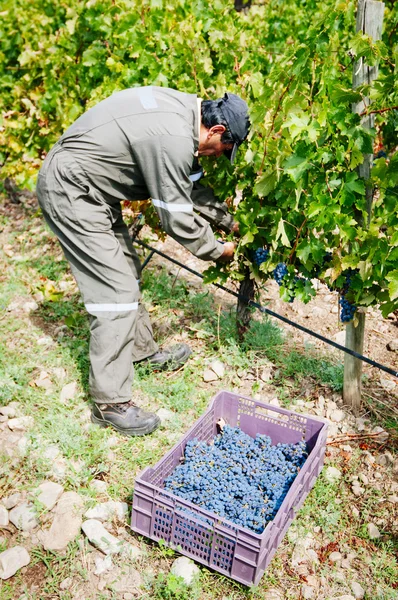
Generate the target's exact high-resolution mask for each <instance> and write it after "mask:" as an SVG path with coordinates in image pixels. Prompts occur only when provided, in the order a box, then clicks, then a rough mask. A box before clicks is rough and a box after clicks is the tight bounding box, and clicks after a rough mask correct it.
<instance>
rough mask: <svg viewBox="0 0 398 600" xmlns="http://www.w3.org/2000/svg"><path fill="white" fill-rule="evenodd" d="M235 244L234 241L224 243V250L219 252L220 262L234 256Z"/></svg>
mask: <svg viewBox="0 0 398 600" xmlns="http://www.w3.org/2000/svg"><path fill="white" fill-rule="evenodd" d="M235 248H236V244H235V243H234V242H225V244H224V252H223V253H222V254H221V256H220V258H219V259H218V260H219V261H220V262H229V261H230V260H232V259H233V257H234V252H235Z"/></svg>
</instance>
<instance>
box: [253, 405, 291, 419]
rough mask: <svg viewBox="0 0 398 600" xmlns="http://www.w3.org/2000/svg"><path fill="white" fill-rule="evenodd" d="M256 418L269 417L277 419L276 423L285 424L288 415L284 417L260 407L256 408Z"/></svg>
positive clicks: (281, 414)
mask: <svg viewBox="0 0 398 600" xmlns="http://www.w3.org/2000/svg"><path fill="white" fill-rule="evenodd" d="M255 415H256V417H260V418H267V417H271V418H272V419H278V421H285V422H286V423H287V422H288V421H289V415H285V414H283V413H281V412H278V411H277V410H272V409H271V408H264V407H262V406H256V412H255Z"/></svg>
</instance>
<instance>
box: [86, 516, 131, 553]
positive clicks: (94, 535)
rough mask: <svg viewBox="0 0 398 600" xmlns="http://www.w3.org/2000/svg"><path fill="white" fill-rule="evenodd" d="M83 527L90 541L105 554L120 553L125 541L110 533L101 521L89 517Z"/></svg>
mask: <svg viewBox="0 0 398 600" xmlns="http://www.w3.org/2000/svg"><path fill="white" fill-rule="evenodd" d="M81 527H82V529H83V531H84V533H85V534H86V536H87V537H88V539H89V542H90V543H91V544H93V546H95V547H96V548H98V550H100V551H101V552H103V553H104V554H118V553H119V552H121V551H122V550H123V548H124V541H123V540H119V539H118V538H117V537H115V536H114V535H112V534H111V533H109V531H107V530H106V529H105V527H104V526H103V524H102V523H101V521H98V520H97V519H89V520H88V521H84V523H83V524H82V526H81Z"/></svg>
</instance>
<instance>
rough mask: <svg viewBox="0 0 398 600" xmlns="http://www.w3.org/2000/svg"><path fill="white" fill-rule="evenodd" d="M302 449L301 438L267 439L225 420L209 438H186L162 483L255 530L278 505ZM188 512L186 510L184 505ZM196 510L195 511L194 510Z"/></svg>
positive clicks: (299, 461) (304, 453)
mask: <svg viewBox="0 0 398 600" xmlns="http://www.w3.org/2000/svg"><path fill="white" fill-rule="evenodd" d="M307 455H308V452H307V447H306V443H305V442H299V443H298V444H280V443H279V444H276V445H274V446H273V445H272V443H271V439H270V438H269V437H268V436H266V435H260V434H258V435H257V436H256V438H255V439H253V438H252V437H250V436H249V435H246V434H245V433H244V432H243V431H242V430H241V429H239V428H238V427H230V426H229V425H226V426H225V427H224V429H223V431H222V432H221V433H220V434H219V435H218V436H216V437H215V438H214V440H213V441H212V443H210V444H207V443H206V442H199V441H198V440H197V439H194V440H191V441H190V442H188V443H187V445H186V448H185V461H184V463H183V464H182V465H179V466H177V467H176V468H175V469H174V471H173V473H172V474H171V475H170V476H169V477H167V479H166V480H165V483H164V486H165V489H166V490H169V491H171V492H173V493H174V494H176V495H177V496H180V497H181V498H184V499H185V500H189V501H190V502H192V503H193V504H196V505H198V506H200V507H202V508H204V509H206V510H208V511H211V512H213V513H216V514H217V515H219V516H220V517H223V518H226V519H229V520H230V521H232V522H233V523H236V524H237V525H241V526H242V527H248V528H249V529H251V530H252V531H255V532H256V533H261V532H262V531H263V530H264V528H265V527H266V525H267V523H268V522H269V521H271V520H272V519H273V518H274V516H275V514H276V512H277V511H278V509H279V507H280V506H281V504H282V502H283V500H284V498H285V496H286V494H287V492H288V490H289V488H290V486H291V484H292V482H293V481H294V479H295V478H296V476H297V473H298V472H299V470H300V468H301V467H302V466H303V464H304V462H305V460H306V458H307ZM188 512H189V511H188ZM196 516H198V515H196Z"/></svg>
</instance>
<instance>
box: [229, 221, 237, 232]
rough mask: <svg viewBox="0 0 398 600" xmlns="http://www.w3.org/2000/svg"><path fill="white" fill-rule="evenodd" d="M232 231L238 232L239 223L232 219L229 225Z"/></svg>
mask: <svg viewBox="0 0 398 600" xmlns="http://www.w3.org/2000/svg"><path fill="white" fill-rule="evenodd" d="M231 232H232V233H239V223H238V221H234V222H233V224H232V227H231Z"/></svg>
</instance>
